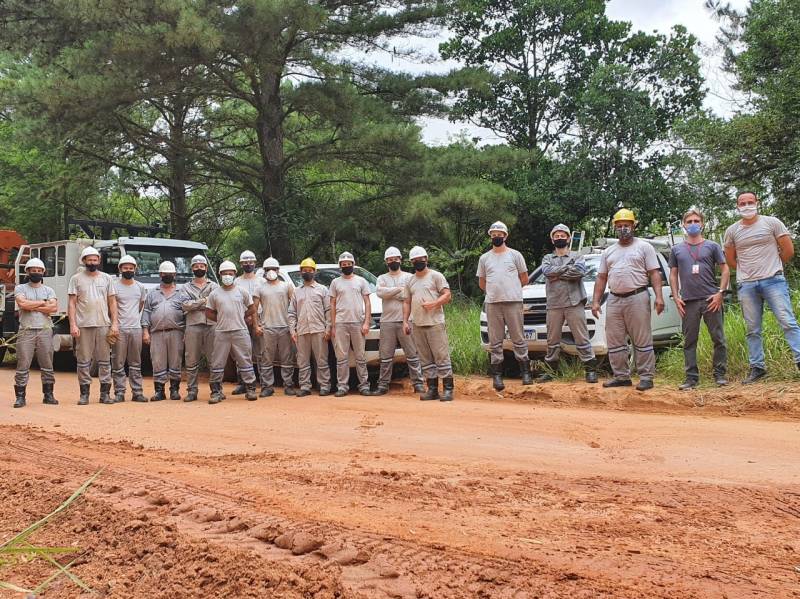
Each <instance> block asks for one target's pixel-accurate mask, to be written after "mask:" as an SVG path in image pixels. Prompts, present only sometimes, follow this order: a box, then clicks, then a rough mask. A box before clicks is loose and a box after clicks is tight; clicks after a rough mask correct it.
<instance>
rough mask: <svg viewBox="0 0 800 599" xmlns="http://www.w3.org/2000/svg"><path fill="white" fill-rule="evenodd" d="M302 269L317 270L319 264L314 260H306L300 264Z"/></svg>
mask: <svg viewBox="0 0 800 599" xmlns="http://www.w3.org/2000/svg"><path fill="white" fill-rule="evenodd" d="M300 268H313V269H314V270H317V263H316V262H314V259H313V258H306V259H305V260H303V261H302V262H301V263H300Z"/></svg>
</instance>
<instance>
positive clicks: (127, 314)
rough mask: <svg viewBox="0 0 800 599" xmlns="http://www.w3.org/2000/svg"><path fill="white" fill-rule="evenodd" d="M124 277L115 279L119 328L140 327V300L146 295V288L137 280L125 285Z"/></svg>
mask: <svg viewBox="0 0 800 599" xmlns="http://www.w3.org/2000/svg"><path fill="white" fill-rule="evenodd" d="M123 280H124V279H121V278H120V279H115V280H114V288H115V289H116V290H117V320H118V321H119V328H121V329H140V328H142V309H141V307H140V306H141V305H142V302H143V301H144V300H145V298H146V297H147V289H146V288H145V286H144V285H142V284H141V283H140V282H139V281H133V282H132V283H133V284H132V285H125V284H124V283H123V282H122V281H123Z"/></svg>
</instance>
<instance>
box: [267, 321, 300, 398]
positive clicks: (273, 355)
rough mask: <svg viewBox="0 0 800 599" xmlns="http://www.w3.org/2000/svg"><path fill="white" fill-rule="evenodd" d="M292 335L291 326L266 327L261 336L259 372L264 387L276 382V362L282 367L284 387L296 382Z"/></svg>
mask: <svg viewBox="0 0 800 599" xmlns="http://www.w3.org/2000/svg"><path fill="white" fill-rule="evenodd" d="M292 357H293V356H292V336H291V334H290V333H289V327H280V328H266V327H264V335H263V336H262V337H261V355H260V356H259V357H258V359H259V365H258V372H259V375H260V377H261V386H262V387H272V386H273V385H274V384H275V362H278V366H280V368H281V378H282V379H283V386H284V387H291V386H292V385H293V384H294V361H293V360H292Z"/></svg>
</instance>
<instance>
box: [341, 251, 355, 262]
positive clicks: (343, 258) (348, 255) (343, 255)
mask: <svg viewBox="0 0 800 599" xmlns="http://www.w3.org/2000/svg"><path fill="white" fill-rule="evenodd" d="M347 261H350V262H352V263H353V264H355V263H356V259H355V258H353V254H351V253H350V252H342V253H341V254H340V255H339V264H341V263H342V262H347Z"/></svg>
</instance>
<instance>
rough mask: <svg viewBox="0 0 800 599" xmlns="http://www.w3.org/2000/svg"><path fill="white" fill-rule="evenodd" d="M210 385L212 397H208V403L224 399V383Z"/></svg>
mask: <svg viewBox="0 0 800 599" xmlns="http://www.w3.org/2000/svg"><path fill="white" fill-rule="evenodd" d="M209 387H210V388H211V397H209V398H208V403H211V404H214V403H219V402H221V401H222V400H223V396H222V385H221V384H220V383H211V384H210V385H209Z"/></svg>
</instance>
